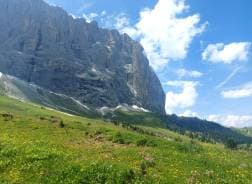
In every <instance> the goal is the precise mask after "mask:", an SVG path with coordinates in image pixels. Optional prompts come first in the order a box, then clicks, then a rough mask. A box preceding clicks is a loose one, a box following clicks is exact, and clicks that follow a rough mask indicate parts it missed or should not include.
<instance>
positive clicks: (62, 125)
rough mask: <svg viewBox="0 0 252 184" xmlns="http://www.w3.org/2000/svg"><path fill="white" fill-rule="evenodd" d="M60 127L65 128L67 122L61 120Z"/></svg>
mask: <svg viewBox="0 0 252 184" xmlns="http://www.w3.org/2000/svg"><path fill="white" fill-rule="evenodd" d="M59 127H60V128H64V127H65V124H64V122H63V121H62V120H61V121H60V123H59Z"/></svg>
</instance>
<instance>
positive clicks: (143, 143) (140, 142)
mask: <svg viewBox="0 0 252 184" xmlns="http://www.w3.org/2000/svg"><path fill="white" fill-rule="evenodd" d="M147 142H148V141H147V139H140V140H138V141H137V142H136V145H137V146H146V144H147Z"/></svg>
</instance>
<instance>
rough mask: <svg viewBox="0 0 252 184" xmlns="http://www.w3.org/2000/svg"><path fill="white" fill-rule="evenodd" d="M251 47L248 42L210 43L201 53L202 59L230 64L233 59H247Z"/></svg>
mask: <svg viewBox="0 0 252 184" xmlns="http://www.w3.org/2000/svg"><path fill="white" fill-rule="evenodd" d="M250 48H251V43H250V42H234V43H230V44H227V45H225V44H224V43H217V44H210V45H208V46H207V48H206V49H205V50H204V52H203V53H202V59H203V60H206V61H210V62H213V63H225V64H231V63H233V62H235V61H247V60H248V56H249V51H250Z"/></svg>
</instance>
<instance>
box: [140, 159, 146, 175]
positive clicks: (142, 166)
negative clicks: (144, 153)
mask: <svg viewBox="0 0 252 184" xmlns="http://www.w3.org/2000/svg"><path fill="white" fill-rule="evenodd" d="M140 169H141V174H142V175H143V176H144V175H146V174H147V166H146V164H145V163H144V162H141V165H140Z"/></svg>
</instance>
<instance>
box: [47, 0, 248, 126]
mask: <svg viewBox="0 0 252 184" xmlns="http://www.w3.org/2000/svg"><path fill="white" fill-rule="evenodd" d="M47 1H48V2H49V3H50V4H54V5H57V6H61V7H63V8H64V9H65V10H67V11H68V12H69V13H70V14H72V15H73V16H75V17H84V18H85V19H86V20H87V21H92V20H96V21H97V22H98V23H99V25H100V26H101V27H106V28H116V29H118V30H119V31H120V32H122V33H123V32H126V33H128V34H129V35H130V36H131V37H132V38H133V39H135V40H137V41H139V42H141V44H142V45H143V47H144V48H145V52H146V55H147V57H148V59H149V60H150V64H151V66H152V67H153V68H154V69H155V71H156V73H157V74H158V76H159V78H160V80H161V82H162V84H163V87H164V90H165V92H166V93H167V103H166V109H167V112H168V113H176V114H179V115H184V116H199V117H201V118H204V119H209V120H213V121H217V122H220V123H221V124H223V125H225V126H237V127H243V126H252V55H251V53H252V43H251V42H252V21H251V18H252V11H251V8H252V1H251V0H232V1H230V0H221V1H220V0H205V1H202V0H138V1H133V0H128V1H125V0H73V1H69V0H47Z"/></svg>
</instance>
